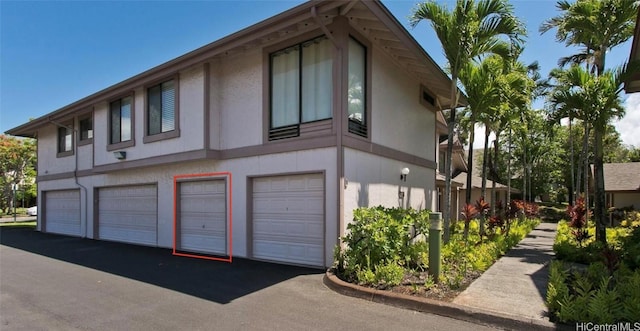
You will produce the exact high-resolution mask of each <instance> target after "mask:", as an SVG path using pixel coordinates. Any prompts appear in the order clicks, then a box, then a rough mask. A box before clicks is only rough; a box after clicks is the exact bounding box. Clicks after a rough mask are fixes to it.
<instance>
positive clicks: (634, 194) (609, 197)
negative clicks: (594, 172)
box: [592, 162, 640, 210]
mask: <svg viewBox="0 0 640 331" xmlns="http://www.w3.org/2000/svg"><path fill="white" fill-rule="evenodd" d="M592 169H593V167H592ZM603 171H604V191H605V195H606V205H607V206H608V207H616V208H628V207H632V208H634V209H635V210H640V162H630V163H605V164H604V168H603Z"/></svg>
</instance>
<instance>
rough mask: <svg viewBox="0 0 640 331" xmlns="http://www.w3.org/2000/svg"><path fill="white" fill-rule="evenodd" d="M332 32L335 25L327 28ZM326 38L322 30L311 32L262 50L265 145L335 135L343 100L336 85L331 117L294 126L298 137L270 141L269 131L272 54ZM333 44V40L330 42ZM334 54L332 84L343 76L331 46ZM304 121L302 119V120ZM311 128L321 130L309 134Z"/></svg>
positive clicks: (263, 139)
mask: <svg viewBox="0 0 640 331" xmlns="http://www.w3.org/2000/svg"><path fill="white" fill-rule="evenodd" d="M327 27H328V28H329V29H330V30H331V31H334V30H335V23H333V24H330V25H328V26H327ZM323 36H325V34H324V33H323V31H321V30H313V31H310V32H306V33H303V34H301V35H299V36H296V37H294V38H291V39H287V40H284V41H281V42H278V43H276V44H273V45H270V46H267V47H265V48H263V49H262V58H263V63H264V64H265V65H263V66H262V67H263V74H262V77H263V79H262V82H263V84H262V93H263V98H262V109H263V112H262V123H263V125H262V127H263V135H262V141H263V143H264V144H272V143H282V142H284V141H290V140H296V139H304V138H308V137H310V136H314V137H318V136H324V135H330V134H335V133H336V131H335V123H336V122H335V121H336V119H337V118H338V116H337V114H338V113H339V103H337V102H336V100H339V99H340V98H341V95H342V94H341V93H342V92H341V91H339V90H338V89H337V88H336V84H333V86H332V87H331V91H332V101H331V108H332V109H331V117H329V118H326V119H321V120H315V121H310V122H304V123H303V122H300V123H298V124H294V125H297V126H298V133H299V134H298V135H295V136H291V137H285V138H281V139H271V140H270V139H269V131H270V130H271V129H272V128H271V88H272V87H271V72H272V71H271V54H273V53H275V52H278V51H280V50H284V49H286V48H289V47H293V46H295V45H298V44H302V43H304V42H306V41H310V40H313V39H316V38H320V37H323ZM329 41H330V42H331V40H329ZM331 52H332V69H331V71H332V73H331V76H332V79H331V81H332V82H335V81H336V80H337V79H339V77H340V76H341V75H340V74H339V71H338V69H337V68H338V66H339V65H340V64H339V63H338V62H339V61H337V59H338V57H337V56H336V52H337V50H336V49H335V47H333V46H331ZM300 120H302V118H300ZM309 128H319V130H317V131H313V132H312V133H310V132H309Z"/></svg>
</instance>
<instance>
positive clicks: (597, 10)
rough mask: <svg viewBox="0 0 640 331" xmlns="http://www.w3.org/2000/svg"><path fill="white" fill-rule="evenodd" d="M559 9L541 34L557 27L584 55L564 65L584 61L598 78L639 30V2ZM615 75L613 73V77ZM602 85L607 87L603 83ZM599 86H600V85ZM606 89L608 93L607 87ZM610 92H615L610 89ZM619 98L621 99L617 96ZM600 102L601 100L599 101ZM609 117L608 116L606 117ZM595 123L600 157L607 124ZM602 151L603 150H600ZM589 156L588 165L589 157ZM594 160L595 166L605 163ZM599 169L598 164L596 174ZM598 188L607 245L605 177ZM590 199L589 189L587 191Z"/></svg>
mask: <svg viewBox="0 0 640 331" xmlns="http://www.w3.org/2000/svg"><path fill="white" fill-rule="evenodd" d="M556 6H557V8H558V9H560V10H561V11H563V14H561V15H560V16H556V17H553V18H551V19H549V20H547V21H546V22H544V23H543V24H542V26H540V32H541V33H545V32H547V31H549V30H551V29H553V28H556V29H557V31H556V40H558V41H560V42H564V43H565V44H566V45H567V46H578V47H581V52H580V53H579V54H576V55H574V56H572V57H570V58H569V59H561V62H576V61H582V62H584V63H586V67H587V69H586V70H585V72H587V73H588V72H591V73H593V74H595V75H602V74H604V73H605V59H606V54H607V52H608V51H609V50H610V49H611V48H613V47H615V46H618V45H620V44H622V43H624V42H625V41H627V40H628V39H629V38H630V37H631V36H632V35H633V30H634V27H635V18H636V16H637V15H638V3H637V1H630V0H578V1H576V2H575V3H569V2H568V1H566V0H562V1H558V3H557V5H556ZM609 75H611V74H609ZM599 84H605V83H603V82H601V83H599ZM596 85H597V84H596ZM603 89H604V90H607V89H605V88H604V87H603ZM608 90H610V91H612V92H613V91H614V90H611V89H608ZM616 97H617V96H616ZM595 101H596V102H598V103H600V102H601V101H598V100H595ZM605 117H606V116H605ZM590 123H591V122H590V121H587V120H585V121H584V124H585V137H584V142H585V145H586V142H587V141H588V132H589V124H590ZM593 124H594V135H595V136H596V139H595V148H594V150H595V154H596V158H597V154H598V151H597V148H598V146H600V147H602V141H601V140H600V141H598V139H599V138H600V139H601V138H602V137H604V130H605V129H606V125H605V126H602V125H601V124H602V123H597V124H596V123H593ZM596 125H597V127H596ZM585 145H583V150H584V149H585V148H584V147H585ZM600 152H602V151H600ZM584 154H585V165H588V160H587V154H586V152H585V153H584ZM601 161H602V159H600V160H594V163H598V162H601ZM596 168H597V166H595V164H594V175H595V169H596ZM587 171H588V168H587V167H585V187H587V186H586V185H587V176H586V174H587ZM595 180H596V185H595V189H596V190H595V192H594V193H595V213H594V214H595V215H594V216H595V218H596V225H597V229H596V239H597V240H600V241H602V242H606V232H605V226H606V224H605V219H604V217H605V210H604V200H605V198H604V195H605V193H604V177H603V178H598V177H597V176H596V178H595ZM585 192H586V193H587V194H586V196H588V190H585Z"/></svg>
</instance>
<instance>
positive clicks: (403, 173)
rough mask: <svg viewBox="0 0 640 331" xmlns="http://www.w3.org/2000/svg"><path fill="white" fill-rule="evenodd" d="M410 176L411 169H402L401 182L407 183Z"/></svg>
mask: <svg viewBox="0 0 640 331" xmlns="http://www.w3.org/2000/svg"><path fill="white" fill-rule="evenodd" d="M408 174H409V168H406V167H405V168H402V170H401V171H400V180H401V181H403V182H406V181H407V175H408Z"/></svg>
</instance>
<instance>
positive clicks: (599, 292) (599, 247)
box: [546, 221, 640, 324]
mask: <svg viewBox="0 0 640 331" xmlns="http://www.w3.org/2000/svg"><path fill="white" fill-rule="evenodd" d="M639 225H640V224H639ZM585 229H586V230H587V231H588V232H589V233H594V232H595V228H594V225H593V224H587V226H586V228H585ZM570 231H571V227H570V226H569V222H566V221H561V222H560V223H559V224H558V233H557V236H556V241H555V244H554V250H555V252H556V258H558V259H559V260H556V261H553V262H552V263H551V266H550V271H549V285H548V288H547V298H546V304H547V306H548V307H549V311H550V312H551V314H552V315H553V316H554V317H555V318H556V319H557V320H558V321H561V322H584V321H590V322H594V323H600V324H603V323H617V322H633V321H637V320H639V319H640V226H636V227H617V228H609V229H607V242H608V245H606V246H605V245H603V244H602V243H601V242H598V241H595V240H594V239H593V237H592V236H591V237H590V238H589V239H588V240H587V243H586V244H585V245H584V246H583V245H581V244H580V243H578V241H577V240H576V238H574V237H573V236H572V235H571V234H570ZM576 262H578V263H588V266H586V268H585V267H577V264H576Z"/></svg>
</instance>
